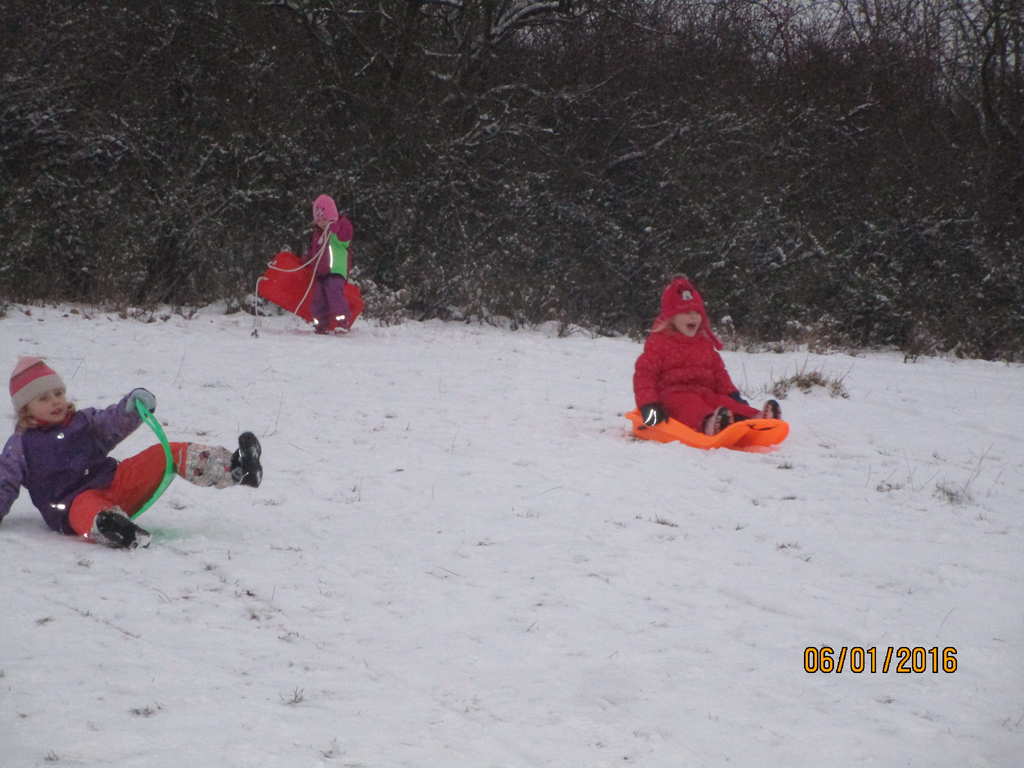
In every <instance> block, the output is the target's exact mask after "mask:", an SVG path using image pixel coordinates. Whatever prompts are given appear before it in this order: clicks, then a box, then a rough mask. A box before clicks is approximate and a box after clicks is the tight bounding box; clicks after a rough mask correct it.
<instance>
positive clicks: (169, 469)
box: [132, 400, 174, 520]
mask: <svg viewBox="0 0 1024 768" xmlns="http://www.w3.org/2000/svg"><path fill="white" fill-rule="evenodd" d="M135 410H137V411H138V412H139V416H140V417H142V420H143V421H144V422H146V424H148V425H149V428H150V429H152V430H153V432H154V434H156V437H157V439H158V440H159V441H160V445H162V446H163V447H164V456H165V457H166V458H167V465H166V466H165V467H164V476H163V479H162V480H161V481H160V485H158V486H157V488H156V490H155V491H153V495H152V496H150V497H149V500H148V501H147V502H146V503H145V504H143V505H142V506H141V507H139V511H138V512H136V513H135V514H134V515H132V520H134V519H135V518H136V517H138V516H139V515H141V514H142V513H143V512H145V511H146V510H147V509H149V508H150V506H152V504H153V502H154V501H156V500H157V499H159V498H160V494H162V493H163V492H164V489H165V488H166V487H167V486H168V485H170V482H171V480H173V479H174V457H173V456H171V444H170V443H169V442H167V435H166V434H165V433H164V428H163V427H161V426H160V422H159V421H157V420H156V416H154V415H153V414H152V413H150V412H149V410H148V409H147V408H146V406H144V405H143V404H142V403H140V402H139V401H138V400H136V401H135Z"/></svg>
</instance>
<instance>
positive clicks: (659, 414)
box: [640, 403, 668, 427]
mask: <svg viewBox="0 0 1024 768" xmlns="http://www.w3.org/2000/svg"><path fill="white" fill-rule="evenodd" d="M640 415H641V416H642V417H643V419H644V426H645V427H653V426H654V425H655V424H661V422H663V421H665V420H666V419H668V414H667V413H665V409H664V408H662V407H661V403H648V404H647V405H641V406H640Z"/></svg>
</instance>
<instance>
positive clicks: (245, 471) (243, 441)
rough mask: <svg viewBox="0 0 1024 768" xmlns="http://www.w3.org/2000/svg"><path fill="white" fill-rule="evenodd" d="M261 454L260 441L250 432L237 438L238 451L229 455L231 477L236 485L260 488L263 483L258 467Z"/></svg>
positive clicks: (259, 467) (260, 469) (261, 468)
mask: <svg viewBox="0 0 1024 768" xmlns="http://www.w3.org/2000/svg"><path fill="white" fill-rule="evenodd" d="M262 453H263V449H262V448H261V447H260V441H259V440H257V439H256V435H254V434H253V433H252V432H243V433H242V434H240V435H239V436H238V450H237V451H235V452H234V453H233V454H232V455H231V476H232V477H233V478H234V479H235V482H236V483H239V484H241V485H251V486H252V487H253V488H259V487H260V483H261V482H263V467H262V466H261V465H260V455H261V454H262Z"/></svg>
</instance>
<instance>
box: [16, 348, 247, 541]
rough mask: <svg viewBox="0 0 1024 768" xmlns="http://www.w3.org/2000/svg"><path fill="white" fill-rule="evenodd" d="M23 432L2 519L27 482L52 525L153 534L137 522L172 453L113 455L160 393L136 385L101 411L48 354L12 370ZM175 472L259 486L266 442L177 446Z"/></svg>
mask: <svg viewBox="0 0 1024 768" xmlns="http://www.w3.org/2000/svg"><path fill="white" fill-rule="evenodd" d="M10 391H11V401H12V403H13V404H14V410H15V413H16V416H17V421H18V423H17V427H16V429H15V432H14V434H13V435H11V437H10V438H9V439H8V440H7V443H6V445H4V449H3V452H2V453H0V521H3V519H4V517H5V516H6V515H7V513H8V512H10V510H11V505H12V504H13V503H14V501H15V499H17V498H18V494H19V492H20V488H21V486H25V487H26V488H27V489H28V492H29V495H30V497H31V498H32V503H33V504H35V506H36V508H37V509H38V510H39V511H40V512H41V513H42V515H43V519H44V520H45V521H46V524H47V525H48V526H50V528H52V529H53V530H55V531H59V532H61V533H66V534H70V535H78V536H82V537H84V538H86V539H91V540H94V541H98V542H100V543H102V544H106V545H108V546H111V547H129V548H135V547H138V546H146V545H147V544H149V539H150V535H149V532H148V531H146V530H145V529H144V528H141V527H139V526H138V525H136V524H135V523H133V522H132V520H131V519H130V515H132V514H134V513H135V512H137V511H138V510H139V509H141V508H142V506H143V505H144V504H145V503H146V502H147V501H148V500H149V498H150V496H152V495H153V493H154V491H156V489H157V487H158V486H159V485H160V482H161V480H162V479H163V475H164V469H165V467H166V461H167V459H166V455H165V453H164V449H163V446H162V445H154V446H151V447H150V448H147V449H146V450H144V451H142V452H141V453H139V454H137V455H135V456H132V457H131V458H129V459H125V460H124V461H120V462H119V461H117V460H116V459H113V458H111V457H110V456H108V455H107V454H108V453H109V452H110V451H111V450H112V449H113V448H114V447H115V446H116V445H117V444H118V443H120V442H121V441H122V440H124V439H125V438H126V437H127V436H128V435H130V434H131V433H132V432H134V431H135V429H136V428H137V427H138V426H139V424H140V423H142V419H141V417H140V416H139V413H138V411H137V410H136V407H135V401H136V400H138V401H139V402H141V403H142V405H144V406H145V407H146V408H147V409H148V410H150V411H152V410H154V409H155V408H156V397H154V396H153V394H152V393H151V392H149V391H148V390H145V389H133V390H132V391H131V392H130V393H128V394H127V395H125V396H124V397H123V398H121V400H120V401H119V402H117V403H115V404H114V405H111V406H109V407H107V408H105V409H103V410H98V409H96V408H83V409H82V410H77V409H76V408H75V406H74V404H73V403H71V402H69V401H68V400H67V399H66V396H65V388H64V381H63V380H62V379H61V377H60V376H59V375H58V374H57V373H56V372H55V371H54V370H53V369H52V368H50V367H49V366H48V365H47V364H46V363H45V362H44V361H43V360H42V359H41V358H38V357H22V358H20V359H19V360H18V364H17V365H16V366H15V368H14V372H13V373H12V374H11V383H10ZM170 445H171V456H172V457H173V459H174V464H175V467H174V469H175V471H176V472H177V473H178V474H179V475H181V476H182V477H184V478H185V479H186V480H188V481H189V482H190V483H195V484H196V485H200V486H206V487H211V486H212V487H214V488H227V487H228V486H232V485H249V486H252V487H254V488H256V487H259V484H260V482H261V480H262V478H263V468H262V466H261V465H260V454H261V448H260V444H259V441H258V440H257V439H256V436H255V435H253V434H252V432H244V433H242V434H241V435H239V437H238V450H236V451H235V452H234V453H231V452H230V451H229V450H228V449H227V448H222V447H220V446H207V445H200V444H198V443H171V444H170Z"/></svg>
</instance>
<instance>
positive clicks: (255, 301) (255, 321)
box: [249, 248, 323, 337]
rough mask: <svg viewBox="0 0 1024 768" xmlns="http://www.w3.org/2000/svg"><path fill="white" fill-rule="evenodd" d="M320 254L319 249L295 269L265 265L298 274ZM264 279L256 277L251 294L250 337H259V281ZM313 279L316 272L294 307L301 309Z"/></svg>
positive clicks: (321, 251)
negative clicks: (254, 286) (251, 316)
mask: <svg viewBox="0 0 1024 768" xmlns="http://www.w3.org/2000/svg"><path fill="white" fill-rule="evenodd" d="M321 253H323V248H321V249H320V250H319V251H317V253H316V255H315V256H313V257H312V258H310V260H309V261H307V262H306V263H305V264H300V265H299V266H297V267H295V268H294V269H281V268H280V267H275V266H274V262H273V261H271V262H270V263H269V264H268V265H267V267H268V268H270V269H273V270H274V271H276V272H298V271H299V270H302V269H305V268H306V267H308V266H309V265H310V264H312V263H313V262H314V261H316V260H317V259H318V258H319V257H320V254H321ZM264 279H265V278H263V277H258V278H257V279H256V290H254V291H253V292H252V315H253V318H252V333H251V334H249V335H250V336H256V337H258V336H259V335H260V320H261V317H260V281H261V280H264ZM315 279H316V272H313V274H312V275H310V276H309V284H308V285H307V286H306V292H305V293H304V294H302V299H300V300H299V303H298V304H296V305H295V306H296V307H301V306H302V302H303V301H305V300H306V297H307V296H308V295H309V289H310V288H312V287H313V281H314V280H315ZM292 314H293V315H294V314H295V313H294V312H292ZM296 316H297V315H296Z"/></svg>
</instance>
